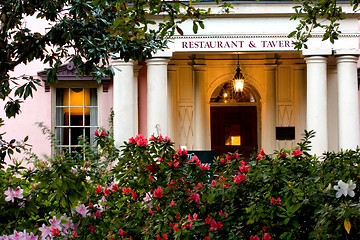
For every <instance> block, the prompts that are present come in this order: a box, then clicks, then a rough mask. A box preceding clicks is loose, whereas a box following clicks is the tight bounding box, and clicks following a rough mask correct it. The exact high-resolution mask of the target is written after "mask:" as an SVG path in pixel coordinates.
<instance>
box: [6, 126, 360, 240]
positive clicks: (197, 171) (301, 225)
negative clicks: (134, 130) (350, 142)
mask: <svg viewBox="0 0 360 240" xmlns="http://www.w3.org/2000/svg"><path fill="white" fill-rule="evenodd" d="M95 136H96V146H95V147H92V146H91V145H89V144H85V142H84V147H83V149H82V150H81V151H80V152H79V153H72V154H68V153H61V154H58V155H54V156H53V157H51V158H49V159H47V160H40V159H38V158H36V157H33V158H32V159H31V160H32V161H33V164H34V167H33V168H31V169H27V168H24V167H22V165H21V164H20V163H19V162H16V161H15V162H14V164H12V165H10V166H8V167H7V168H5V169H3V170H1V172H0V175H1V176H0V177H1V178H0V181H1V185H0V208H1V209H0V211H1V213H0V236H1V235H2V237H0V239H134V240H135V239H156V240H166V239H205V240H209V239H247V240H248V239H250V240H260V239H262V240H270V239H358V238H359V237H360V232H359V224H360V223H359V220H358V219H359V214H360V211H359V206H360V205H359V193H358V191H357V190H358V189H357V188H356V184H357V181H358V179H359V176H358V173H359V169H358V168H359V166H358V161H359V154H360V153H359V150H357V151H344V152H340V153H326V154H324V156H322V157H321V158H320V159H318V158H316V157H314V156H311V155H310V154H309V152H308V150H309V149H310V147H311V146H310V144H311V142H310V139H311V137H312V136H313V133H312V132H305V137H304V139H303V141H302V142H301V143H299V144H298V146H297V147H296V148H294V149H289V150H285V149H281V150H279V151H276V152H275V153H272V154H269V153H266V152H264V151H263V150H261V151H260V153H258V154H254V156H252V158H251V160H250V161H249V162H245V161H244V160H243V159H242V157H241V155H240V154H238V153H227V154H224V155H223V156H217V157H215V158H214V161H213V163H212V164H211V165H208V164H203V163H202V162H201V160H200V159H199V158H197V157H196V156H194V157H192V158H189V157H188V154H187V151H186V150H185V149H177V150H175V149H174V148H173V145H174V144H173V142H172V141H171V140H170V139H169V138H168V137H163V136H161V135H160V136H154V135H152V136H151V138H150V139H145V138H144V137H143V136H142V135H138V136H136V137H134V138H130V139H129V141H128V142H125V143H124V146H122V147H121V149H120V150H119V149H117V148H115V147H114V145H113V139H112V138H111V135H110V134H109V132H106V131H104V130H102V129H99V130H97V131H96V132H95Z"/></svg>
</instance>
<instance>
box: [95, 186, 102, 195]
mask: <svg viewBox="0 0 360 240" xmlns="http://www.w3.org/2000/svg"><path fill="white" fill-rule="evenodd" d="M95 192H96V193H101V192H102V186H100V185H98V186H97V187H96V188H95Z"/></svg>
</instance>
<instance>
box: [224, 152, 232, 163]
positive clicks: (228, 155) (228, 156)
mask: <svg viewBox="0 0 360 240" xmlns="http://www.w3.org/2000/svg"><path fill="white" fill-rule="evenodd" d="M232 158H233V156H232V155H230V154H226V160H227V161H228V162H229V161H230V160H231V159H232Z"/></svg>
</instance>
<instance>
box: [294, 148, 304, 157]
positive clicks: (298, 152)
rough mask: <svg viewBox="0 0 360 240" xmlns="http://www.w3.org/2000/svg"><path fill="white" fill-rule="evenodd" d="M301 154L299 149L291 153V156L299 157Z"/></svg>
mask: <svg viewBox="0 0 360 240" xmlns="http://www.w3.org/2000/svg"><path fill="white" fill-rule="evenodd" d="M302 153H303V152H302V151H301V150H300V149H299V148H298V149H296V150H294V151H292V155H294V156H301V154H302Z"/></svg>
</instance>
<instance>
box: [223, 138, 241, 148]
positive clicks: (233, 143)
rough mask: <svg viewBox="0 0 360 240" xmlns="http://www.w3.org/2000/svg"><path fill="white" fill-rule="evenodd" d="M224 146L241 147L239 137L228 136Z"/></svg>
mask: <svg viewBox="0 0 360 240" xmlns="http://www.w3.org/2000/svg"><path fill="white" fill-rule="evenodd" d="M225 145H228V146H241V136H230V137H229V138H228V139H227V140H226V142H225Z"/></svg>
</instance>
